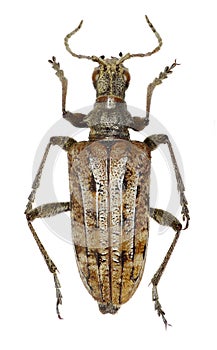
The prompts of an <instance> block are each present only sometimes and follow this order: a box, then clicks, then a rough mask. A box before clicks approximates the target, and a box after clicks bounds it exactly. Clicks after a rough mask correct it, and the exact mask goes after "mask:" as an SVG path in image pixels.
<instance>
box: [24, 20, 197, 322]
mask: <svg viewBox="0 0 217 350" xmlns="http://www.w3.org/2000/svg"><path fill="white" fill-rule="evenodd" d="M146 20H147V23H148V25H149V26H150V28H151V30H152V31H153V33H154V34H155V36H156V37H157V39H158V46H157V47H156V48H155V49H154V50H152V51H150V52H147V53H145V54H141V53H140V54H129V53H127V54H126V55H124V56H122V54H120V58H115V57H111V58H110V59H105V58H104V56H100V57H97V56H85V55H77V54H75V53H74V52H72V51H71V49H70V47H69V45H68V39H69V38H70V37H71V36H72V35H73V34H75V33H76V32H77V31H78V30H79V29H80V27H81V24H82V22H81V23H80V25H79V26H78V27H77V28H76V29H75V30H74V31H72V32H71V33H70V34H68V35H67V36H66V38H65V46H66V49H67V50H68V51H69V52H70V53H71V54H72V56H74V57H77V58H79V59H80V58H85V59H89V60H92V61H94V62H98V63H99V66H98V67H96V68H95V69H94V72H93V75H92V80H93V85H94V88H95V89H96V102H95V104H94V107H93V109H92V111H91V112H90V113H89V114H87V115H84V114H81V113H71V112H68V111H66V110H65V101H66V94H67V79H66V78H65V76H64V72H63V71H62V70H61V69H60V65H59V63H57V62H56V59H55V57H52V60H49V62H50V63H51V64H52V67H53V68H54V69H55V70H56V75H57V76H58V77H59V79H60V81H61V83H62V112H63V117H64V118H65V119H66V120H67V121H69V122H70V123H72V124H73V125H74V126H76V127H81V128H83V127H88V128H90V134H89V141H81V142H77V141H76V140H74V139H72V138H70V137H68V136H66V137H64V136H56V137H51V139H50V142H49V143H48V145H47V148H46V150H45V153H44V156H43V159H42V161H41V164H40V166H39V170H38V172H37V174H36V177H35V180H34V182H33V185H32V192H31V194H30V196H29V201H28V203H27V207H26V211H25V214H26V218H27V222H28V226H29V228H30V230H31V232H32V234H33V237H34V238H35V240H36V243H37V245H38V247H39V249H40V251H41V253H42V255H43V257H44V259H45V261H46V264H47V266H48V268H49V270H50V272H51V273H52V274H53V276H54V283H55V288H56V296H57V305H56V310H57V314H58V316H59V317H60V318H61V316H60V312H59V304H62V294H61V292H60V283H59V280H58V277H57V271H58V270H57V267H56V265H55V264H54V263H53V261H52V260H51V259H50V257H49V255H48V253H47V251H46V250H45V248H44V246H43V245H42V243H41V241H40V239H39V237H38V235H37V233H36V231H35V229H34V228H33V225H32V221H33V220H34V219H36V218H43V217H49V216H52V215H56V214H60V213H63V212H65V211H70V213H71V224H72V237H73V244H74V248H75V253H76V259H77V265H78V269H79V273H80V276H81V279H82V281H83V283H84V285H85V287H86V288H87V290H88V291H89V293H90V294H91V295H92V297H93V298H94V299H95V300H96V301H97V302H98V305H99V309H100V311H101V312H102V313H111V314H114V313H116V312H117V310H118V309H119V308H120V306H121V305H122V304H123V303H126V302H127V301H128V300H129V299H130V298H131V296H132V295H133V294H134V292H135V290H136V289H137V287H138V285H139V283H140V281H141V278H142V274H143V270H144V266H145V259H146V252H147V244H148V235H149V217H152V218H153V219H154V220H156V221H157V222H158V223H160V224H162V225H167V226H169V227H171V228H173V229H174V230H175V232H176V235H175V238H174V240H173V242H172V244H171V246H170V248H169V250H168V252H167V254H166V256H165V258H164V260H163V262H162V264H161V265H160V267H159V269H158V270H157V272H156V274H155V275H154V277H153V278H152V280H151V283H152V285H153V287H152V298H153V301H154V303H155V309H156V310H157V313H158V315H159V316H161V317H162V319H163V321H164V324H165V326H167V320H166V319H165V316H164V315H165V313H164V311H163V310H162V307H161V304H160V302H159V297H158V292H157V285H158V283H159V281H160V278H161V276H162V274H163V271H164V269H165V267H166V265H167V263H168V261H169V258H170V256H171V254H172V251H173V249H174V247H175V245H176V242H177V240H178V238H179V233H180V231H181V229H182V225H181V223H180V222H179V220H178V219H176V218H175V217H174V216H173V215H172V214H170V213H169V212H167V211H164V210H162V209H157V208H150V207H149V190H150V167H151V152H152V151H153V150H154V149H155V148H156V147H158V146H159V145H160V144H167V146H168V148H169V152H170V156H171V159H172V163H173V167H174V171H175V176H176V180H177V188H178V191H179V192H180V204H181V207H182V215H183V220H186V221H187V223H186V228H187V226H188V221H189V219H190V217H189V214H188V207H187V200H186V198H185V195H184V190H185V188H184V185H183V182H182V178H181V175H180V172H179V169H178V165H177V162H176V159H175V155H174V152H173V149H172V145H171V143H170V141H169V139H168V136H167V135H161V134H160V135H157V134H156V135H152V136H150V137H148V138H146V140H144V142H138V141H131V140H130V134H129V129H130V128H131V129H133V130H137V131H139V130H142V129H143V128H144V127H145V126H146V125H147V124H148V122H149V111H150V104H151V97H152V93H153V90H154V88H155V87H156V86H157V85H159V84H161V83H162V81H163V79H165V78H167V76H168V74H170V73H172V69H173V68H174V67H175V66H176V65H177V63H176V61H175V62H174V63H173V64H172V65H171V66H170V67H166V68H165V69H164V71H163V72H161V73H160V74H159V77H157V78H155V79H154V81H153V82H152V83H150V84H149V85H148V88H147V103H146V115H145V117H132V116H131V114H130V113H129V112H128V110H127V105H126V102H125V92H126V90H127V88H128V86H129V82H130V74H129V72H128V69H127V68H126V67H125V66H124V65H123V62H124V61H125V60H127V59H130V58H132V57H145V56H151V55H152V54H154V53H156V52H157V51H159V49H160V47H161V45H162V39H161V37H160V35H159V34H158V33H157V32H156V30H155V28H154V27H153V25H152V24H151V22H150V21H149V19H148V18H147V16H146ZM54 145H58V146H60V147H61V148H62V149H63V150H65V151H67V154H68V167H69V188H70V200H69V202H57V203H47V204H43V205H41V206H38V207H36V208H32V207H33V203H34V200H35V196H36V192H37V189H38V187H39V185H40V180H41V176H42V171H43V168H44V164H45V162H46V159H47V156H48V153H49V149H50V147H51V146H54Z"/></svg>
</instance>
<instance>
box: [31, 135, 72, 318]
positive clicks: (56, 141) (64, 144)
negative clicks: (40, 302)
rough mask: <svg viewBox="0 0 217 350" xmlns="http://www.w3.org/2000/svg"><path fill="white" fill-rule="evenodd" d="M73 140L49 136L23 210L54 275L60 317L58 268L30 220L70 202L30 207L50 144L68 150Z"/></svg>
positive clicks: (60, 209) (66, 207) (64, 207)
mask: <svg viewBox="0 0 217 350" xmlns="http://www.w3.org/2000/svg"><path fill="white" fill-rule="evenodd" d="M75 142H76V141H75V140H73V139H71V138H70V137H63V136H59V137H58V136H57V137H51V139H50V142H49V143H48V145H47V147H46V149H45V153H44V155H43V158H42V161H41V164H40V166H39V169H38V172H37V174H36V176H35V179H34V181H33V185H32V192H31V194H30V196H29V198H28V199H29V201H28V203H27V206H26V210H25V214H26V219H27V223H28V226H29V229H30V231H31V232H32V235H33V237H34V239H35V241H36V243H37V245H38V247H39V249H40V251H41V253H42V255H43V257H44V259H45V262H46V264H47V266H48V269H49V270H50V272H51V273H52V274H53V276H54V283H55V288H56V298H57V304H56V311H57V315H58V317H59V318H61V316H60V312H59V305H60V304H62V295H61V292H60V287H61V286H60V282H59V279H58V277H57V271H58V270H57V267H56V265H55V264H54V262H53V261H52V260H51V258H50V257H49V255H48V253H47V251H46V249H45V248H44V246H43V244H42V243H41V241H40V239H39V237H38V235H37V233H36V231H35V229H34V227H33V225H32V222H31V221H33V220H34V219H36V218H42V217H48V216H52V215H56V214H59V213H62V212H65V211H68V210H70V203H69V202H61V203H48V204H44V205H41V206H39V207H37V208H34V209H32V205H33V203H34V200H35V195H36V191H37V189H38V188H39V186H40V181H41V176H42V171H43V168H44V165H45V162H46V159H47V156H48V153H49V150H50V147H51V145H58V146H60V147H61V148H63V149H64V150H66V151H68V150H69V149H70V148H71V147H72V145H73V143H75Z"/></svg>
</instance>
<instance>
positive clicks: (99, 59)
mask: <svg viewBox="0 0 217 350" xmlns="http://www.w3.org/2000/svg"><path fill="white" fill-rule="evenodd" d="M82 23H83V20H82V21H81V22H80V23H79V25H78V26H77V28H75V29H74V30H73V31H72V32H70V33H69V34H67V35H66V37H65V39H64V44H65V47H66V50H67V51H68V52H69V53H70V54H71V55H72V56H73V57H76V58H86V59H87V60H91V61H94V62H98V63H100V64H103V65H106V62H105V61H104V59H103V58H102V57H97V56H86V55H78V54H76V53H75V52H73V51H72V50H71V49H70V47H69V43H68V41H69V39H70V38H71V36H72V35H74V34H75V33H77V32H78V31H79V29H80V28H81V26H82Z"/></svg>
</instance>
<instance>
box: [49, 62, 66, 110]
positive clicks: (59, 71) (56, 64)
mask: <svg viewBox="0 0 217 350" xmlns="http://www.w3.org/2000/svg"><path fill="white" fill-rule="evenodd" d="M48 62H49V63H50V64H52V68H53V69H54V70H55V71H56V76H57V77H58V78H59V80H60V81H61V84H62V112H65V107H66V95H67V86H68V80H67V79H66V77H65V76H64V71H63V70H62V69H60V64H59V62H57V61H56V57H55V56H53V57H52V59H51V60H48Z"/></svg>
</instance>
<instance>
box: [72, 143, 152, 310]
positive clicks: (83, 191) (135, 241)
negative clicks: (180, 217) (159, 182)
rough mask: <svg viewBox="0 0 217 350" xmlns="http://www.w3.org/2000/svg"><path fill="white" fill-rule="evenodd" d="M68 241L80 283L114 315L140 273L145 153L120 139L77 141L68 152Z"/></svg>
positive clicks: (143, 246) (144, 230)
mask: <svg viewBox="0 0 217 350" xmlns="http://www.w3.org/2000/svg"><path fill="white" fill-rule="evenodd" d="M69 167H70V169H69V174H70V193H71V205H72V207H71V219H72V232H73V242H74V245H75V252H76V258H77V264H78V268H79V272H80V276H81V279H82V281H83V283H84V285H85V287H86V288H87V290H88V291H89V292H90V294H91V295H92V296H93V298H94V299H96V300H97V302H98V304H99V308H100V311H101V312H103V313H106V312H110V313H115V312H116V311H117V310H118V309H119V307H120V305H121V304H123V303H125V302H126V301H128V300H129V298H130V297H131V296H132V295H133V293H134V292H135V290H136V288H137V286H138V284H139V282H140V280H141V277H142V272H143V270H144V264H145V256H146V247H147V241H148V225H149V176H150V152H149V151H148V149H147V147H146V146H145V145H144V144H143V143H140V142H136V141H135V142H129V141H128V140H124V139H115V140H114V139H111V140H109V139H108V140H97V141H93V142H79V143H78V144H77V145H75V146H74V147H73V149H72V151H70V152H69Z"/></svg>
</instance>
